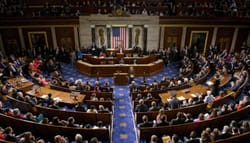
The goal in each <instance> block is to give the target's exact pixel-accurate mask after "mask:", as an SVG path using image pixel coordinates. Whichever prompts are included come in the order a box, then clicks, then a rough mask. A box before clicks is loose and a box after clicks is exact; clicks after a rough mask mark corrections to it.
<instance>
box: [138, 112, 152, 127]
mask: <svg viewBox="0 0 250 143" xmlns="http://www.w3.org/2000/svg"><path fill="white" fill-rule="evenodd" d="M142 121H143V122H142V123H139V124H138V128H141V127H152V126H153V123H152V122H149V121H148V116H147V115H143V116H142Z"/></svg>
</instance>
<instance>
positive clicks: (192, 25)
mask: <svg viewBox="0 0 250 143" xmlns="http://www.w3.org/2000/svg"><path fill="white" fill-rule="evenodd" d="M160 27H204V28H206V27H219V28H220V27H232V28H236V27H238V28H249V26H248V25H201V24H200V25H195V24H160Z"/></svg>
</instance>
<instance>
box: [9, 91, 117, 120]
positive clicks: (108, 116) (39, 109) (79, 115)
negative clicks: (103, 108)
mask: <svg viewBox="0 0 250 143" xmlns="http://www.w3.org/2000/svg"><path fill="white" fill-rule="evenodd" d="M8 99H9V101H10V102H11V104H12V106H13V107H17V108H19V109H20V111H22V112H32V113H35V114H36V113H42V114H43V115H44V116H45V117H48V118H49V119H52V118H53V117H54V116H58V117H59V118H60V119H64V120H67V118H68V117H70V116H72V117H74V118H75V121H76V123H81V124H88V123H89V124H96V123H97V121H103V124H105V125H111V124H112V116H113V115H112V113H86V112H79V111H67V110H60V109H52V108H48V107H44V106H40V105H35V106H32V105H31V104H29V103H27V102H23V101H18V100H16V99H14V98H12V97H9V96H8Z"/></svg>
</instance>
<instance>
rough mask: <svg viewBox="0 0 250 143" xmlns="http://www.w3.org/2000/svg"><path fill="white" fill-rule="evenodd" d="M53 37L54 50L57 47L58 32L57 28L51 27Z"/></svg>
mask: <svg viewBox="0 0 250 143" xmlns="http://www.w3.org/2000/svg"><path fill="white" fill-rule="evenodd" d="M50 30H51V35H52V41H53V48H56V47H57V39H56V30H55V27H51V28H50Z"/></svg>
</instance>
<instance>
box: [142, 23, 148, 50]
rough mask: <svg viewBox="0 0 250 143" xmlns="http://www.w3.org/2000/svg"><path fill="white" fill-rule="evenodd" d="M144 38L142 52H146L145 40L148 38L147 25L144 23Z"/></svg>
mask: <svg viewBox="0 0 250 143" xmlns="http://www.w3.org/2000/svg"><path fill="white" fill-rule="evenodd" d="M143 33H144V38H143V54H146V52H147V40H148V25H144V32H143Z"/></svg>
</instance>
